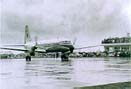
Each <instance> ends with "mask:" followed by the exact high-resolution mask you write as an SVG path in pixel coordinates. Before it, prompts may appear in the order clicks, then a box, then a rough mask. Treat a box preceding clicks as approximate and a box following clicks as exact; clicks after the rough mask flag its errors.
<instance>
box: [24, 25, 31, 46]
mask: <svg viewBox="0 0 131 89" xmlns="http://www.w3.org/2000/svg"><path fill="white" fill-rule="evenodd" d="M27 42H31V37H30V33H29V27H28V25H26V26H25V37H24V44H26V43H27Z"/></svg>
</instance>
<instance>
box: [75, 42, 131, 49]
mask: <svg viewBox="0 0 131 89" xmlns="http://www.w3.org/2000/svg"><path fill="white" fill-rule="evenodd" d="M98 46H131V43H109V44H100V45H94V46H86V47H80V48H75V50H79V49H86V48H93V47H98Z"/></svg>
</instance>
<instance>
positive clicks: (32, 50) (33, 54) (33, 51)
mask: <svg viewBox="0 0 131 89" xmlns="http://www.w3.org/2000/svg"><path fill="white" fill-rule="evenodd" d="M35 49H37V47H36V46H33V47H32V48H31V50H30V55H31V56H35Z"/></svg>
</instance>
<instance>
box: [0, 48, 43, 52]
mask: <svg viewBox="0 0 131 89" xmlns="http://www.w3.org/2000/svg"><path fill="white" fill-rule="evenodd" d="M0 49H6V50H14V51H28V49H24V48H9V47H0ZM35 52H38V53H46V50H43V49H42V50H41V49H36V50H35Z"/></svg>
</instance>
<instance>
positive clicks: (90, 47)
mask: <svg viewBox="0 0 131 89" xmlns="http://www.w3.org/2000/svg"><path fill="white" fill-rule="evenodd" d="M98 46H100V45H94V46H86V47H80V48H75V50H79V49H86V48H93V47H98Z"/></svg>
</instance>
